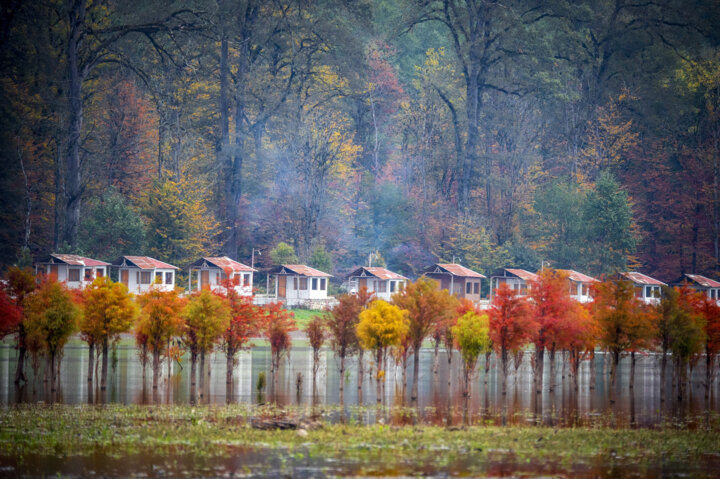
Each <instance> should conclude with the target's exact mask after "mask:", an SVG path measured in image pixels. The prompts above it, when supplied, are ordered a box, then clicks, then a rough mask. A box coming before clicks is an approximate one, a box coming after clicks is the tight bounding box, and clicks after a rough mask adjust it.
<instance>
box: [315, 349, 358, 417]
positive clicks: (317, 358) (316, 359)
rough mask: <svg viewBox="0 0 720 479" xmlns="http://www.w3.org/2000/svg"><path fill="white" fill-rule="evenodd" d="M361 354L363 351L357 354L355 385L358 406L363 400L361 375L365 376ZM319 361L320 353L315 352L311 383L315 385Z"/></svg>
mask: <svg viewBox="0 0 720 479" xmlns="http://www.w3.org/2000/svg"><path fill="white" fill-rule="evenodd" d="M363 353H364V351H363V350H362V349H360V351H359V352H358V384H357V389H358V390H357V392H358V404H359V405H362V402H363V398H362V384H363V374H365V371H364V370H363ZM319 361H320V351H317V352H316V353H315V366H313V368H314V369H313V383H315V372H316V371H317V364H318V363H319Z"/></svg>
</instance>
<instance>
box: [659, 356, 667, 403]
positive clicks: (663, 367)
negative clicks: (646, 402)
mask: <svg viewBox="0 0 720 479" xmlns="http://www.w3.org/2000/svg"><path fill="white" fill-rule="evenodd" d="M666 380H667V350H666V349H663V352H662V356H660V402H665V382H666Z"/></svg>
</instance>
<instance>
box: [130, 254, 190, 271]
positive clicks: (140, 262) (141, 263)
mask: <svg viewBox="0 0 720 479" xmlns="http://www.w3.org/2000/svg"><path fill="white" fill-rule="evenodd" d="M123 258H125V259H126V260H127V261H128V262H130V263H132V264H134V265H135V266H137V267H138V268H140V269H156V268H161V269H179V268H178V267H177V266H173V265H171V264H167V263H163V262H162V261H160V260H157V259H155V258H151V257H150V256H123Z"/></svg>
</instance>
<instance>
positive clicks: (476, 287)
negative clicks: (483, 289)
mask: <svg viewBox="0 0 720 479" xmlns="http://www.w3.org/2000/svg"><path fill="white" fill-rule="evenodd" d="M473 294H480V283H473Z"/></svg>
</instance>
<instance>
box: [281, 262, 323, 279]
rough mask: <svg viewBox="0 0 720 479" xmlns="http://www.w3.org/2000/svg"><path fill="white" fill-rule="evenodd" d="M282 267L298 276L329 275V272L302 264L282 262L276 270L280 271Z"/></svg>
mask: <svg viewBox="0 0 720 479" xmlns="http://www.w3.org/2000/svg"><path fill="white" fill-rule="evenodd" d="M282 269H285V270H288V271H291V272H293V273H295V274H297V275H300V276H324V277H328V278H329V277H331V276H332V275H331V274H327V273H323V272H322V271H320V270H317V269H315V268H311V267H310V266H305V265H304V264H283V265H281V268H278V269H277V271H276V272H280V271H281V270H282Z"/></svg>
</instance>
